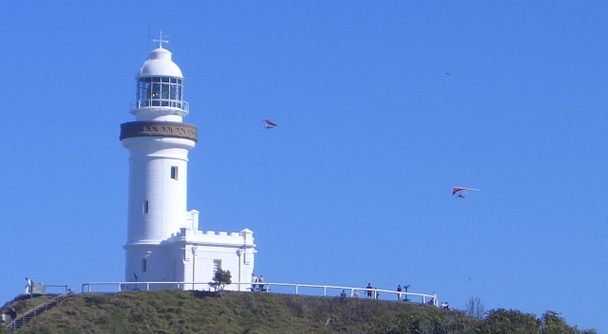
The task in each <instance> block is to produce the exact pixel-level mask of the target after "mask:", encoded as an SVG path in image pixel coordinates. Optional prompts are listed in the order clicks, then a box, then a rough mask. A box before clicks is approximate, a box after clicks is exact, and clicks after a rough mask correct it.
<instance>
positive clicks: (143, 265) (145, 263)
mask: <svg viewBox="0 0 608 334" xmlns="http://www.w3.org/2000/svg"><path fill="white" fill-rule="evenodd" d="M146 270H148V260H147V259H142V260H141V272H142V273H145V272H146Z"/></svg>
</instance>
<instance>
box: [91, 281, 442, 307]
mask: <svg viewBox="0 0 608 334" xmlns="http://www.w3.org/2000/svg"><path fill="white" fill-rule="evenodd" d="M211 284H212V283H211V282H89V283H84V284H82V288H81V291H82V292H83V293H84V292H121V291H150V290H165V289H179V290H202V291H212V290H213V289H214V288H213V287H212V285H211ZM225 289H226V290H232V291H253V292H272V293H285V294H290V293H291V294H296V295H310V296H340V295H341V293H342V291H344V293H345V294H346V295H347V297H353V298H356V297H359V298H368V299H381V300H395V301H410V302H418V301H419V302H420V303H423V304H432V305H435V306H437V305H438V299H437V295H434V294H428V293H419V292H403V291H401V292H398V291H395V290H388V289H377V288H372V289H368V288H366V287H353V286H341V285H320V284H301V283H276V282H262V283H260V282H258V283H250V282H247V283H243V282H234V283H232V284H228V285H226V286H225Z"/></svg>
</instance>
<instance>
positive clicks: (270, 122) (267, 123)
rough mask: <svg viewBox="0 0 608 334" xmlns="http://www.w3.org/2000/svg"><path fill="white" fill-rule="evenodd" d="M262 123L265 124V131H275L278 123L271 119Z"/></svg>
mask: <svg viewBox="0 0 608 334" xmlns="http://www.w3.org/2000/svg"><path fill="white" fill-rule="evenodd" d="M262 121H263V122H264V124H265V129H274V128H275V127H276V126H277V123H275V122H274V121H273V120H271V119H263V120H262Z"/></svg>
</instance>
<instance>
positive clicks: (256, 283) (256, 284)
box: [251, 274, 268, 292]
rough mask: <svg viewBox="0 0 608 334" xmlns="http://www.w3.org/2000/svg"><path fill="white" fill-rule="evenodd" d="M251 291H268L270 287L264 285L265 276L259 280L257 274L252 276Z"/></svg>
mask: <svg viewBox="0 0 608 334" xmlns="http://www.w3.org/2000/svg"><path fill="white" fill-rule="evenodd" d="M251 291H253V292H255V291H261V292H266V291H268V285H266V284H264V276H262V275H260V277H259V278H258V277H257V276H256V275H255V274H251Z"/></svg>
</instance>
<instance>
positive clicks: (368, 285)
mask: <svg viewBox="0 0 608 334" xmlns="http://www.w3.org/2000/svg"><path fill="white" fill-rule="evenodd" d="M365 288H366V289H367V298H368V299H370V298H372V289H373V287H372V283H367V287H365Z"/></svg>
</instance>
